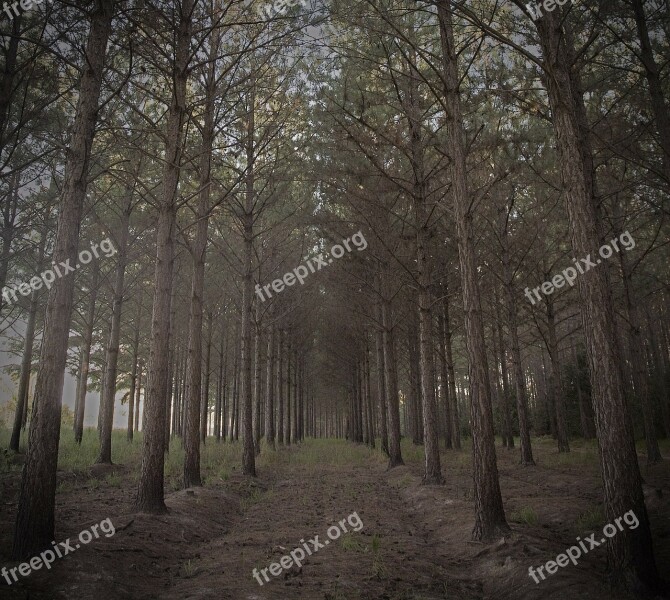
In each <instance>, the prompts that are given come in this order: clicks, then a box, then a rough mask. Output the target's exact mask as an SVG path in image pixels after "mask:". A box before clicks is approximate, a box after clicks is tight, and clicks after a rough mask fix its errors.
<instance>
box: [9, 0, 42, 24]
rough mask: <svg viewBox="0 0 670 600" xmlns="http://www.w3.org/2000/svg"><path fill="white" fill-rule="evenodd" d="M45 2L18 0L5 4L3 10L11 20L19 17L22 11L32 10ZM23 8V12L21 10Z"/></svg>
mask: <svg viewBox="0 0 670 600" xmlns="http://www.w3.org/2000/svg"><path fill="white" fill-rule="evenodd" d="M42 2H43V0H16V2H14V3H9V2H5V3H4V4H3V5H2V10H4V11H5V13H6V14H7V16H8V17H9V18H10V20H11V19H13V18H14V17H18V16H19V15H20V14H21V12H22V11H26V10H30V9H31V8H32V7H33V6H34V5H35V4H42ZM19 7H21V10H19Z"/></svg>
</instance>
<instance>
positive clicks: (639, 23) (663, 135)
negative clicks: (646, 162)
mask: <svg viewBox="0 0 670 600" xmlns="http://www.w3.org/2000/svg"><path fill="white" fill-rule="evenodd" d="M631 5H632V7H633V12H634V13H635V25H636V27H637V34H638V38H639V40H640V48H641V52H640V61H641V62H642V66H643V67H644V72H645V75H646V76H647V83H648V84H649V96H650V98H651V109H652V111H653V112H654V119H655V120H656V127H657V129H658V141H659V143H660V146H661V150H662V151H663V176H664V177H665V181H666V182H667V183H670V110H669V107H668V106H667V105H666V103H665V94H664V92H663V83H662V80H661V67H659V66H658V64H657V62H656V59H655V58H654V52H653V49H652V47H651V40H650V39H649V29H648V28H647V19H646V16H645V14H644V3H643V1H642V0H631Z"/></svg>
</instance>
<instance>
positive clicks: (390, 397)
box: [382, 299, 405, 469]
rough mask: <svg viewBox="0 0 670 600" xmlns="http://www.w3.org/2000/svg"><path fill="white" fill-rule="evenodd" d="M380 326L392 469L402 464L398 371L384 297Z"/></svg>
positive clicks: (387, 308)
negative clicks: (382, 331) (381, 330)
mask: <svg viewBox="0 0 670 600" xmlns="http://www.w3.org/2000/svg"><path fill="white" fill-rule="evenodd" d="M382 327H383V329H384V335H383V341H384V373H385V376H384V379H385V380H386V394H387V396H386V397H387V403H386V404H387V406H388V434H389V465H388V468H389V469H392V468H394V467H397V466H399V465H404V464H405V463H404V462H403V460H402V454H401V452H400V400H399V398H398V372H397V370H396V369H397V366H396V361H395V344H394V340H393V328H394V325H393V315H392V314H391V306H390V302H389V301H388V300H386V299H384V301H383V304H382Z"/></svg>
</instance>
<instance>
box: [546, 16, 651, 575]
mask: <svg viewBox="0 0 670 600" xmlns="http://www.w3.org/2000/svg"><path fill="white" fill-rule="evenodd" d="M562 18H563V15H562V12H559V11H555V12H548V13H545V15H544V17H543V18H541V19H539V20H538V21H537V22H536V26H537V29H538V33H539V38H540V45H541V48H542V54H543V57H544V69H545V71H546V77H545V82H546V86H547V92H548V96H549V103H550V106H551V111H552V117H553V124H554V129H555V131H556V138H557V144H558V150H559V154H560V167H561V173H562V179H563V186H564V189H565V197H566V205H567V212H568V218H569V222H570V230H571V238H572V249H573V252H574V253H575V256H577V257H585V256H588V255H592V256H595V255H596V254H597V251H598V247H599V244H600V240H601V238H602V236H601V229H602V227H601V223H600V221H599V219H598V215H597V212H596V208H595V205H594V204H593V203H592V202H591V199H590V198H589V196H588V194H587V185H586V183H585V181H586V178H585V174H584V167H583V162H582V158H581V155H580V149H579V129H578V124H577V120H576V117H575V114H574V108H573V107H574V102H573V99H572V96H571V87H570V68H571V65H570V63H569V61H568V53H567V51H566V46H565V38H564V35H563V30H562V24H561V19H562ZM608 279H609V277H608V270H607V269H605V268H601V269H598V268H596V269H592V270H590V271H588V272H587V273H585V274H583V275H581V276H580V278H579V280H578V281H579V296H580V300H581V304H582V320H583V327H584V333H585V337H586V348H587V353H588V357H589V367H590V371H591V382H592V384H591V385H592V397H593V405H594V410H595V415H596V419H595V421H596V431H597V434H598V440H599V442H600V466H601V474H602V478H603V485H604V504H605V518H606V519H607V520H608V521H609V522H613V520H614V519H615V518H617V516H620V515H622V514H624V513H625V512H627V511H630V510H632V511H634V512H635V514H636V515H637V518H638V520H639V522H640V525H639V526H638V527H637V528H636V529H634V530H626V531H622V532H620V533H619V534H618V535H616V536H614V537H613V538H611V539H610V540H609V542H608V544H607V549H608V558H609V567H610V569H612V570H613V572H614V573H615V577H616V578H617V579H618V580H619V581H621V582H622V583H626V584H629V586H632V585H633V582H634V580H635V579H637V580H639V581H641V582H643V583H645V584H647V585H649V586H650V587H652V588H655V587H657V586H658V582H659V578H658V573H657V570H656V565H655V561H654V553H653V547H652V540H651V531H650V528H649V518H648V516H647V510H646V507H645V504H644V496H643V494H642V479H641V475H640V470H639V466H638V462H637V454H636V451H635V440H634V437H633V428H632V423H631V419H630V415H629V412H628V406H627V403H626V398H625V392H624V382H623V379H622V370H621V358H620V349H619V346H618V342H617V337H616V333H617V331H616V321H615V316H614V306H613V300H612V296H611V288H610V286H609V280H608ZM621 465H625V466H626V468H624V469H622V468H621Z"/></svg>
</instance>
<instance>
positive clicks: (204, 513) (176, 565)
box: [0, 432, 670, 600]
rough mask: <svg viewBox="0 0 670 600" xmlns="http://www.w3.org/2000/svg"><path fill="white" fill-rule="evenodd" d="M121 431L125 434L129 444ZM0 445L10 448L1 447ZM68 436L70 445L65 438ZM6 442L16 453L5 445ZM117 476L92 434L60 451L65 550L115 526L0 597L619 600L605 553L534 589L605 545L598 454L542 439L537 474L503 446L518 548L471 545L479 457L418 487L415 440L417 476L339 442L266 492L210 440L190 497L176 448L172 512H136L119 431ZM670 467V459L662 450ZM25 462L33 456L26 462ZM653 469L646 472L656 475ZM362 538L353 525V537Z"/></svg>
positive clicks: (410, 458) (667, 539)
mask: <svg viewBox="0 0 670 600" xmlns="http://www.w3.org/2000/svg"><path fill="white" fill-rule="evenodd" d="M117 433H118V435H117ZM2 437H3V436H2V435H0V438H2ZM63 437H68V438H69V437H70V436H69V435H64V436H63ZM0 441H4V440H0ZM114 442H115V448H116V452H115V457H114V459H115V461H118V462H119V463H120V464H119V465H115V466H112V467H110V466H101V465H97V466H93V467H91V466H90V464H91V463H92V460H91V457H92V456H93V457H94V456H95V454H94V451H95V435H94V432H87V434H86V437H85V439H84V444H83V446H82V448H81V449H77V448H75V447H74V445H73V444H72V443H71V442H68V441H63V442H62V445H61V454H60V457H59V464H60V468H59V473H58V480H59V487H58V494H57V499H56V505H57V506H56V522H57V534H56V535H57V537H56V541H63V540H65V539H66V538H70V539H71V540H73V541H74V540H76V536H77V535H78V534H79V532H80V531H82V530H84V529H86V528H88V527H90V526H91V525H92V524H94V523H99V522H100V521H102V520H104V519H105V518H107V517H109V518H111V520H112V522H113V523H114V526H115V529H116V532H115V534H114V535H113V536H110V537H105V536H104V535H101V536H100V537H99V538H98V539H94V540H93V541H92V542H90V543H89V544H88V545H86V546H82V548H80V549H78V550H77V551H76V552H74V553H71V554H69V555H68V556H66V557H64V558H62V559H60V560H56V562H55V563H54V564H53V566H52V569H51V570H49V571H46V570H44V569H41V570H39V571H34V572H33V573H31V574H30V575H28V576H27V577H20V578H19V582H18V583H13V584H12V585H11V586H8V585H7V583H6V581H5V580H4V579H0V598H2V599H5V598H7V599H12V600H27V599H30V600H42V599H47V598H48V599H50V600H51V599H60V598H67V599H73V598H76V599H77V600H89V599H91V600H112V599H114V600H116V599H119V598H121V599H126V598H128V599H144V598H147V599H148V598H156V599H164V600H178V599H179V600H181V599H186V600H188V599H196V598H201V599H217V600H220V599H226V600H227V599H234V600H271V599H272V600H274V599H277V600H284V599H293V598H304V599H308V600H365V599H370V600H373V599H374V600H438V599H440V600H443V599H463V600H470V599H484V598H496V599H507V598H509V599H519V598H522V599H531V600H533V599H538V600H539V599H540V598H542V599H556V600H559V599H560V600H564V599H572V598H579V599H587V600H588V599H593V600H601V599H602V600H606V599H607V600H610V599H612V598H617V597H618V596H616V595H615V594H614V593H613V592H612V591H611V590H610V589H608V586H607V584H606V578H605V566H606V565H605V560H606V550H605V548H604V547H601V548H595V549H593V550H592V551H591V552H589V553H588V554H587V555H585V556H583V557H582V558H581V559H580V560H579V564H578V565H577V566H573V565H572V564H569V565H568V566H567V567H565V568H560V569H559V570H558V572H557V573H556V574H555V575H550V576H548V577H547V579H546V580H545V581H540V583H539V584H536V583H535V582H534V581H533V580H532V579H531V578H530V577H529V576H528V567H530V566H534V567H537V566H539V565H542V564H544V563H546V562H547V561H548V560H552V559H554V558H555V556H556V555H557V554H559V553H561V552H564V551H565V549H566V548H568V547H569V546H572V545H573V544H575V543H576V542H575V538H576V537H577V536H581V537H582V538H585V537H586V536H587V535H588V534H589V533H591V532H596V533H598V532H599V530H600V531H602V526H603V525H604V524H605V521H604V518H603V515H602V509H601V497H602V494H601V484H600V480H599V475H598V461H597V457H596V449H595V445H594V444H592V443H586V442H583V441H579V440H575V441H574V442H573V451H572V452H571V453H570V454H568V455H559V454H558V452H557V451H556V449H555V443H554V442H553V441H552V440H551V439H546V438H545V439H534V440H533V443H534V452H535V455H536V458H537V462H538V466H537V467H533V468H523V467H521V466H519V465H518V464H517V460H518V458H517V456H518V451H508V450H505V449H502V448H500V447H498V448H497V452H498V464H499V471H500V481H501V488H502V493H503V499H504V502H505V510H506V513H507V517H508V521H509V522H510V525H511V527H512V534H511V535H510V536H509V537H507V538H505V539H504V540H500V541H499V542H497V543H494V544H487V545H485V544H480V543H475V542H472V541H470V537H471V536H470V534H471V530H472V525H473V489H472V470H471V453H470V449H469V446H467V444H466V445H465V447H464V449H463V450H462V451H458V452H456V451H448V452H446V451H445V452H443V456H442V459H443V473H444V474H445V476H446V480H447V483H446V485H444V486H440V487H428V486H422V485H421V473H422V462H423V450H422V448H421V447H417V446H412V445H411V443H408V442H407V441H403V456H404V458H405V461H406V466H403V467H399V468H396V469H394V470H392V471H386V462H385V460H384V459H383V457H382V456H381V454H380V452H379V451H378V450H377V451H370V450H368V449H367V448H365V447H363V446H356V445H353V444H349V443H347V442H344V441H336V440H307V441H305V442H303V443H302V444H300V445H299V446H292V447H290V448H283V449H282V450H280V451H278V452H266V451H264V452H263V453H262V454H261V457H259V460H258V465H257V469H258V478H257V479H255V480H251V479H248V478H245V477H242V476H241V475H240V474H239V469H238V468H237V467H236V465H239V464H240V461H239V455H240V448H239V445H237V444H229V443H221V444H216V443H215V442H212V441H210V440H208V442H207V445H206V446H205V449H204V452H203V458H202V464H203V473H204V475H205V486H204V487H203V488H199V489H195V490H179V489H178V488H179V475H180V471H181V462H180V461H181V457H182V456H183V454H182V451H181V449H179V448H177V446H179V443H178V442H174V443H173V449H172V451H171V452H170V454H169V456H168V461H167V464H166V486H167V489H166V492H167V493H166V504H167V506H168V508H169V512H168V514H165V515H161V516H151V515H145V514H136V513H134V512H133V509H132V501H133V498H134V494H135V490H136V484H137V472H138V470H139V469H138V462H137V461H138V460H139V454H138V453H139V449H140V448H139V447H140V444H139V443H138V441H137V440H136V442H135V443H133V444H127V443H126V442H125V440H124V438H123V437H122V435H121V432H115V439H114ZM663 451H664V455H665V456H666V457H668V458H670V446H668V445H667V444H666V445H664V446H663ZM16 458H20V457H16ZM12 462H13V463H14V464H13V465H4V468H3V469H2V471H3V472H2V474H0V490H2V497H1V502H0V505H1V506H2V510H1V511H0V539H1V540H2V545H1V547H0V563H2V564H3V565H5V566H7V567H14V566H16V563H15V562H11V561H10V560H9V550H10V547H11V544H10V542H11V535H12V528H13V524H14V519H15V515H16V501H17V497H18V489H19V484H20V468H19V464H18V462H19V461H18V460H14V461H12ZM643 462H644V461H643V459H641V463H643ZM642 471H643V476H644V479H645V495H646V497H647V508H648V511H649V514H650V518H651V522H652V529H653V532H654V543H655V550H656V556H657V561H658V565H659V569H660V571H661V573H664V574H667V573H668V572H669V570H670V461H665V462H664V463H662V464H660V465H657V466H654V467H652V468H646V467H644V466H643V467H642ZM354 512H356V513H357V514H358V516H359V517H360V520H361V521H362V523H363V527H362V529H361V530H360V531H359V532H349V533H347V534H344V535H343V536H342V537H340V538H339V539H338V540H337V541H333V542H331V543H330V545H324V547H322V548H321V549H320V550H319V551H318V552H315V553H313V554H312V555H311V556H309V557H308V558H307V559H306V560H305V562H304V565H303V566H302V568H300V569H298V568H296V567H292V568H291V569H289V570H288V571H282V574H281V575H279V576H277V577H271V581H270V582H269V583H265V584H264V585H263V586H260V585H259V584H258V582H257V581H256V579H254V577H253V576H252V570H253V569H254V568H256V569H259V570H260V569H263V568H267V567H269V566H270V564H271V563H273V562H278V561H279V559H280V558H281V556H282V555H285V554H288V553H289V552H290V551H291V550H292V549H294V548H296V547H298V546H301V545H302V544H301V539H304V540H308V539H310V538H313V537H314V536H316V535H318V536H319V540H320V541H321V542H322V543H323V542H324V541H325V540H326V539H328V537H327V535H326V532H327V530H328V528H329V527H330V526H332V525H337V524H338V523H339V522H340V521H341V520H343V519H347V517H348V516H349V515H351V514H352V513H354ZM349 529H351V527H349Z"/></svg>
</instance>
